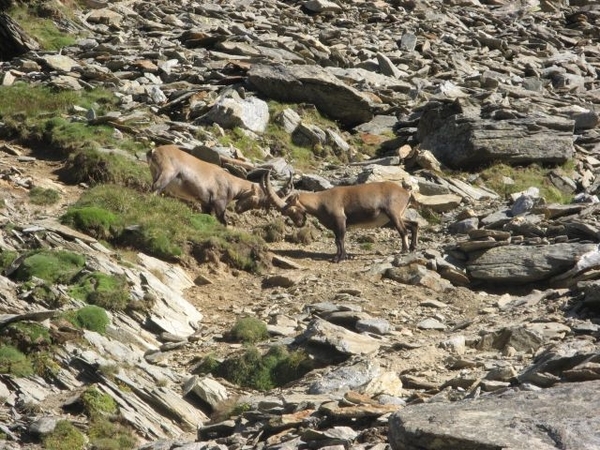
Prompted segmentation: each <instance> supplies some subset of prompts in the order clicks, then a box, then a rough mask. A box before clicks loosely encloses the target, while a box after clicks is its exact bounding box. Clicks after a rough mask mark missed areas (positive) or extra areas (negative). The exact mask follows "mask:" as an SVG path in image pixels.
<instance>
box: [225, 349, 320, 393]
mask: <svg viewBox="0 0 600 450" xmlns="http://www.w3.org/2000/svg"><path fill="white" fill-rule="evenodd" d="M312 369H313V362H312V360H311V359H310V358H309V357H308V355H306V353H304V352H302V351H293V352H290V351H288V350H287V349H286V348H285V347H283V346H273V347H271V348H270V349H269V351H268V352H267V353H266V354H265V355H262V354H261V353H260V352H259V351H258V349H256V348H255V347H249V348H247V349H246V350H245V351H244V353H242V354H241V355H239V356H236V357H234V358H230V359H226V360H225V361H223V362H222V363H221V364H219V366H218V367H217V368H216V369H215V370H214V372H213V373H214V374H215V375H217V376H221V377H223V378H225V379H227V380H229V381H230V382H232V383H235V384H238V385H240V386H243V387H248V388H253V389H257V390H259V391H267V390H269V389H273V388H275V387H278V386H283V385H285V384H287V383H289V382H291V381H294V380H297V379H299V378H301V377H302V376H304V375H305V374H306V373H307V372H309V371H310V370H312Z"/></svg>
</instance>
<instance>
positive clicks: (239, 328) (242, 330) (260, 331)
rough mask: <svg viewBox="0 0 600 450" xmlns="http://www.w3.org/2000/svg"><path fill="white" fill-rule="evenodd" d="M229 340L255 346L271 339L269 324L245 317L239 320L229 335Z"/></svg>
mask: <svg viewBox="0 0 600 450" xmlns="http://www.w3.org/2000/svg"><path fill="white" fill-rule="evenodd" d="M228 335H229V338H230V339H232V340H234V341H238V342H244V343H250V344H253V343H255V342H259V341H264V340H265V339H267V338H268V337H269V332H268V331H267V324H265V323H264V322H263V321H262V320H260V319H256V318H254V317H244V318H242V319H239V320H238V321H237V322H236V323H235V325H234V326H233V328H231V330H230V331H229V333H228Z"/></svg>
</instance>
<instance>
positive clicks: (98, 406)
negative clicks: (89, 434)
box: [81, 386, 119, 419]
mask: <svg viewBox="0 0 600 450" xmlns="http://www.w3.org/2000/svg"><path fill="white" fill-rule="evenodd" d="M81 402H82V403H83V411H84V413H85V415H86V416H88V417H89V418H90V419H95V418H98V417H105V416H111V415H114V414H116V413H117V412H118V411H119V408H118V406H117V402H115V400H114V399H113V398H112V397H111V396H110V395H108V394H103V393H102V392H100V391H99V390H98V388H96V387H95V386H90V387H88V388H87V389H86V390H85V391H84V392H83V394H81Z"/></svg>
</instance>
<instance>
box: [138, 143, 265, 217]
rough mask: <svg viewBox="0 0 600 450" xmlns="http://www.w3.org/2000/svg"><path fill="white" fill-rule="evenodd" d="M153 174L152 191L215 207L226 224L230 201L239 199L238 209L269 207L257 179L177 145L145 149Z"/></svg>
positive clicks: (206, 208)
mask: <svg viewBox="0 0 600 450" xmlns="http://www.w3.org/2000/svg"><path fill="white" fill-rule="evenodd" d="M146 160H147V161H148V165H149V167H150V173H151V174H152V191H153V192H155V193H156V194H160V193H162V192H167V193H168V194H170V195H172V196H173V197H176V198H179V199H181V200H186V201H190V202H193V203H195V204H199V205H200V208H201V210H202V211H203V212H204V213H207V214H210V213H212V212H213V211H214V213H215V216H216V217H217V219H218V220H219V222H221V223H222V224H223V225H227V220H226V218H225V211H226V209H227V205H228V204H229V203H230V202H231V201H233V200H237V202H236V207H235V210H236V212H238V213H242V212H244V211H247V210H249V209H252V208H261V207H268V206H269V201H268V199H267V198H266V196H265V194H264V193H263V191H262V189H261V188H260V186H259V185H258V184H257V183H252V182H251V181H248V180H244V179H242V178H238V177H236V176H234V175H231V174H230V173H229V172H227V171H226V170H225V169H223V168H221V167H220V166H217V165H215V164H211V163H208V162H205V161H202V160H200V159H198V158H196V157H194V156H192V155H190V154H189V153H187V152H185V151H183V150H181V149H180V148H179V147H177V146H176V145H162V146H160V147H156V148H155V149H152V150H149V151H148V153H146Z"/></svg>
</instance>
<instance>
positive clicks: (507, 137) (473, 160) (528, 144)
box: [417, 100, 575, 169]
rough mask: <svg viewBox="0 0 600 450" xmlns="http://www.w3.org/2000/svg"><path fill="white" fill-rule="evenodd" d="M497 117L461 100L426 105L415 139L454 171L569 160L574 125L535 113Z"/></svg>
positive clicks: (564, 119)
mask: <svg viewBox="0 0 600 450" xmlns="http://www.w3.org/2000/svg"><path fill="white" fill-rule="evenodd" d="M494 117H495V116H494ZM499 117H502V118H501V119H499V118H492V117H488V116H486V115H485V114H484V113H483V112H482V110H481V109H480V108H479V107H476V106H473V105H470V104H468V103H467V102H466V101H465V100H456V101H454V102H451V103H450V102H440V101H431V102H429V103H428V104H426V105H425V106H424V111H423V115H422V116H421V120H420V121H419V125H418V129H417V138H418V140H419V141H420V142H421V147H422V148H423V149H426V150H430V151H431V152H432V153H433V154H434V155H435V157H436V158H438V159H439V160H440V161H441V162H442V163H443V164H446V165H447V166H448V167H450V168H453V169H470V168H476V167H478V166H481V165H485V164H489V163H492V162H505V163H507V164H527V163H533V162H537V163H563V162H565V161H567V160H568V159H570V158H571V157H572V156H573V150H574V149H573V130H574V126H575V122H574V121H573V120H570V119H566V118H561V117H546V116H541V117H540V116H539V115H537V114H536V115H534V114H531V115H529V116H523V115H522V114H521V115H519V116H513V115H509V116H508V117H509V118H504V116H499Z"/></svg>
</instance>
